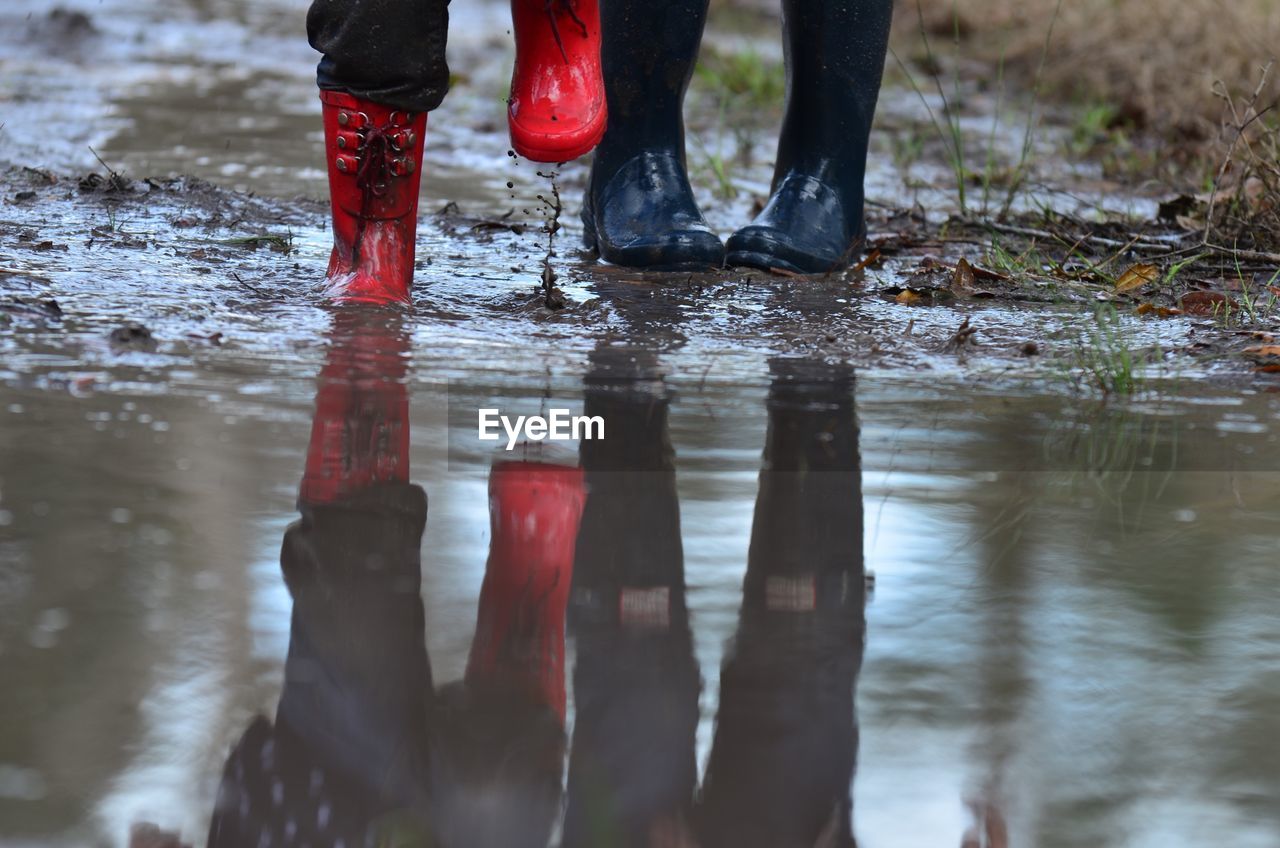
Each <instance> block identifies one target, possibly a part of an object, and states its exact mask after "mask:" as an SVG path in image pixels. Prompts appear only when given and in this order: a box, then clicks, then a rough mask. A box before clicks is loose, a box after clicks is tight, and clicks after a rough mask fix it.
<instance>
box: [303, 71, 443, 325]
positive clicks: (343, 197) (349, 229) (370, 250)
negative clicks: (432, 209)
mask: <svg viewBox="0 0 1280 848" xmlns="http://www.w3.org/2000/svg"><path fill="white" fill-rule="evenodd" d="M320 102H321V103H322V104H323V110H324V148H325V160H326V162H327V163H328V166H329V197H330V200H331V202H332V203H333V255H332V256H331V257H330V259H329V273H328V278H327V281H326V282H327V284H328V294H329V296H330V297H332V298H334V299H335V300H339V301H355V302H363V303H394V302H397V301H401V302H406V303H407V302H408V301H409V289H410V286H411V285H412V283H413V248H414V239H415V237H416V235H417V231H418V184H419V181H420V179H421V177H420V175H419V173H418V171H419V170H420V169H421V166H422V143H423V138H424V136H425V135H426V129H427V114H426V113H425V112H417V113H414V112H402V111H398V110H395V109H392V108H390V107H387V106H382V105H380V104H378V103H373V102H371V101H368V100H361V99H359V98H357V97H353V96H351V95H350V94H343V93H341V92H337V91H321V92H320Z"/></svg>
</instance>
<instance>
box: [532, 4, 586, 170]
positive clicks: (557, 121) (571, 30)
mask: <svg viewBox="0 0 1280 848" xmlns="http://www.w3.org/2000/svg"><path fill="white" fill-rule="evenodd" d="M511 22H512V25H513V26H514V28H515V35H516V66H515V71H514V72H513V73H512V75H511V99H510V100H509V101H508V105H507V123H508V124H509V125H510V127H511V146H512V147H514V148H515V151H516V153H519V154H520V155H521V156H523V157H525V158H526V159H532V160H533V161H535V162H568V161H569V160H570V159H577V158H578V157H579V156H582V155H583V154H584V153H587V152H589V151H590V150H591V149H592V148H594V147H595V146H596V145H597V144H599V143H600V137H601V136H603V135H604V129H605V123H606V118H607V115H608V109H607V108H606V105H605V97H604V77H603V76H602V75H601V72H600V6H599V0H511Z"/></svg>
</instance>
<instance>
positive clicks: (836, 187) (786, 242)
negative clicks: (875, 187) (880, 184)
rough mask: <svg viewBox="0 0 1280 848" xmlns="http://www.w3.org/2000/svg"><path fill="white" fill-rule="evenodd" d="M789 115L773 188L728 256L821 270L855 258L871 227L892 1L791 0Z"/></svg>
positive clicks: (786, 42) (787, 12) (786, 4)
mask: <svg viewBox="0 0 1280 848" xmlns="http://www.w3.org/2000/svg"><path fill="white" fill-rule="evenodd" d="M782 9H783V27H784V32H783V46H784V49H785V52H786V64H787V114H786V118H785V119H784V121H783V125H782V134H781V136H780V137H779V140H778V157H777V164H776V167H775V169H774V177H773V192H772V197H771V198H770V200H769V203H768V205H767V206H766V207H765V209H764V211H763V212H761V213H760V215H759V216H758V217H757V218H756V220H755V221H754V222H753V223H752V224H751V225H750V226H747V227H744V228H743V229H741V230H739V231H738V232H737V233H735V234H734V235H733V237H732V238H730V239H729V246H728V249H729V254H730V255H729V262H730V264H736V265H747V266H753V267H779V268H784V269H787V270H792V271H798V272H807V273H822V272H826V271H829V270H835V269H839V268H844V267H847V266H848V265H849V264H850V262H851V261H852V260H853V259H855V258H856V255H855V254H856V251H857V249H858V246H859V244H860V242H861V238H862V236H863V218H862V211H863V178H864V175H865V172H866V163H867V143H868V139H869V137H870V134H871V122H872V118H873V117H874V115H875V108H876V99H877V97H878V96H879V93H880V81H881V77H882V75H883V72H884V60H885V55H886V53H887V51H888V44H889V22H890V20H891V19H892V17H893V3H892V0H834V1H833V0H783V3H782Z"/></svg>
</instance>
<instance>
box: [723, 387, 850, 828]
mask: <svg viewBox="0 0 1280 848" xmlns="http://www.w3.org/2000/svg"><path fill="white" fill-rule="evenodd" d="M852 389H853V374H852V371H851V370H850V369H848V368H847V367H834V366H828V365H823V364H821V363H808V362H776V363H775V364H774V381H773V386H772V388H771V390H770V393H769V435H768V441H767V443H766V446H765V454H764V466H763V470H762V471H761V473H760V490H759V494H758V496H757V499H756V512H755V522H754V526H753V528H752V533H751V551H750V554H749V559H748V562H747V576H746V581H745V583H744V586H743V599H742V612H741V618H740V621H739V627H738V632H737V637H736V639H735V640H734V642H733V646H732V648H731V650H730V653H729V656H728V657H727V659H726V661H725V664H724V667H723V669H722V671H721V675H720V710H719V714H718V716H717V722H716V732H715V741H714V743H713V746H712V749H711V758H710V761H709V763H708V765H707V776H706V779H705V781H704V783H703V789H702V803H701V805H700V807H699V811H698V825H699V829H698V835H699V837H700V842H699V844H700V845H702V846H704V848H729V846H733V848H755V846H759V848H777V846H812V845H818V844H821V845H842V846H848V845H852V844H853V836H852V831H851V822H850V812H851V801H850V788H849V787H850V782H851V781H852V779H853V768H854V760H855V757H856V753H857V727H856V724H855V722H854V684H855V681H856V679H857V674H858V669H859V667H860V665H861V657H862V639H863V593H864V586H863V566H862V501H861V487H860V471H859V464H858V442H857V439H858V435H857V425H856V422H855V418H854V410H853V392H852Z"/></svg>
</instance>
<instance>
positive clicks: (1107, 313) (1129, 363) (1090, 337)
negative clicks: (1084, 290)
mask: <svg viewBox="0 0 1280 848" xmlns="http://www.w3.org/2000/svg"><path fill="white" fill-rule="evenodd" d="M1147 353H1148V352H1144V351H1138V350H1135V349H1133V348H1131V347H1130V346H1129V342H1128V339H1126V338H1125V336H1124V330H1123V327H1122V326H1121V320H1120V314H1119V313H1118V312H1117V311H1116V308H1115V307H1114V306H1112V305H1111V304H1109V303H1104V304H1102V305H1100V306H1099V307H1098V308H1097V310H1096V311H1095V312H1094V314H1093V326H1092V327H1091V328H1090V329H1089V331H1088V332H1087V333H1085V334H1084V335H1083V336H1082V337H1081V339H1080V340H1079V341H1078V342H1077V344H1076V348H1075V352H1074V362H1073V363H1072V366H1073V368H1072V375H1073V377H1074V382H1075V383H1076V385H1077V386H1078V387H1080V388H1082V389H1086V390H1089V391H1093V392H1097V393H1098V394H1101V395H1102V396H1103V397H1112V396H1116V395H1119V396H1127V395H1133V394H1136V393H1137V392H1138V391H1139V390H1140V389H1141V387H1142V382H1143V380H1142V376H1141V373H1140V367H1141V364H1142V362H1143V361H1144V360H1145V359H1146V355H1147Z"/></svg>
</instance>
